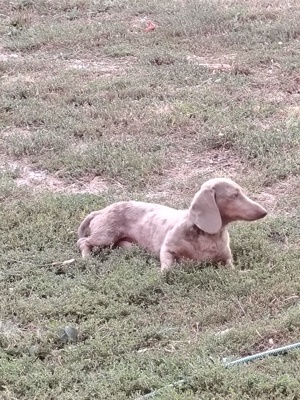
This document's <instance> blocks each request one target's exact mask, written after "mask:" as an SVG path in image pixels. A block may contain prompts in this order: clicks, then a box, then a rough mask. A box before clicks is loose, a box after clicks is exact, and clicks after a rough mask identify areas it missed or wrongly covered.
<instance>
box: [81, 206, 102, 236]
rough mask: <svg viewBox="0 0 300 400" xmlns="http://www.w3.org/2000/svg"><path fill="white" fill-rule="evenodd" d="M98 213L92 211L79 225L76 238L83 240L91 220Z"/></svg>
mask: <svg viewBox="0 0 300 400" xmlns="http://www.w3.org/2000/svg"><path fill="white" fill-rule="evenodd" d="M98 212H99V211H94V212H91V213H90V214H89V215H88V216H87V217H86V218H85V219H84V220H83V221H82V222H81V224H80V226H79V228H78V231H77V235H78V238H79V239H81V238H84V237H85V236H86V234H87V229H88V227H89V225H90V222H91V220H92V219H93V218H94V217H95V216H96V215H97V214H98Z"/></svg>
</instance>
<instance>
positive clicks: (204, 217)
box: [189, 188, 222, 234]
mask: <svg viewBox="0 0 300 400" xmlns="http://www.w3.org/2000/svg"><path fill="white" fill-rule="evenodd" d="M189 211H190V218H191V220H192V221H193V223H194V224H195V225H196V226H197V227H198V228H199V229H201V230H203V231H204V232H207V233H209V234H214V233H217V232H218V231H219V230H220V229H221V227H222V219H221V215H220V212H219V209H218V206H217V204H216V200H215V191H214V189H212V188H203V189H201V190H200V191H199V192H198V193H196V194H195V197H194V199H193V201H192V204H191V207H190V210H189Z"/></svg>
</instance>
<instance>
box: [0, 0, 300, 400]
mask: <svg viewBox="0 0 300 400" xmlns="http://www.w3.org/2000/svg"><path fill="white" fill-rule="evenodd" d="M0 9H1V15H0V22H1V25H0V37H1V41H0V73H1V91H0V128H1V135H0V199H1V209H0V218H1V221H2V235H1V240H0V268H1V269H0V300H1V302H0V316H1V317H0V398H1V399H4V400H15V399H18V400H23V399H24V400H25V399H28V400H29V399H30V400H31V399H38V400H43V399H47V400H48V399H53V400H54V399H60V400H67V399H80V400H82V399H135V398H137V397H138V396H141V395H143V394H146V393H149V392H150V391H152V390H155V389H158V388H161V387H164V386H166V385H168V384H170V383H172V382H175V381H178V380H180V379H186V382H185V384H184V385H182V386H181V387H180V388H172V387H167V388H165V389H164V390H163V391H162V392H160V394H159V395H157V398H158V399H163V400H167V399H170V400H171V399H172V400H174V399H180V400H187V399H189V400H190V399H199V398H201V399H240V398H242V399H283V398H288V399H297V398H298V397H299V390H300V384H299V374H300V367H299V365H300V364H299V361H300V355H299V352H293V353H290V354H287V355H284V356H281V357H275V358H269V359H265V360H263V361H257V362H255V363H253V364H250V365H247V366H243V367H240V368H232V369H225V368H224V367H223V366H222V358H225V357H227V358H233V359H234V358H238V357H240V356H244V355H248V354H252V353H255V352H258V351H262V350H265V349H269V348H272V347H276V346H279V345H283V344H288V343H292V342H296V341H299V328H300V314H299V296H300V280H299V254H300V253H299V251H300V247H299V218H300V211H299V196H300V183H299V174H300V155H299V150H300V107H299V104H300V92H299V83H300V80H299V68H300V41H299V37H300V8H299V4H298V0H290V1H289V2H287V1H282V0H273V1H269V0H261V1H258V0H241V1H239V2H237V1H235V0H214V1H211V0H210V1H193V0H174V1H170V0H160V1H158V0H148V1H147V2H142V1H137V0H134V1H132V0H119V1H114V0H107V1H88V0H64V1H59V0H54V1H47V0H36V1H35V0H13V1H3V0H2V1H0ZM149 20H151V21H153V22H154V24H155V25H156V29H155V30H154V31H150V32H146V31H145V28H146V27H147V22H148V21H149ZM214 176H228V177H232V178H233V179H235V180H236V181H238V182H239V183H240V184H241V185H242V186H244V187H246V188H247V189H248V191H249V193H251V195H252V197H253V198H256V199H258V200H259V201H260V202H261V204H263V205H264V206H266V208H267V209H268V210H269V216H268V217H267V219H265V220H263V221H262V222H259V223H253V224H245V223H239V224H236V225H234V226H233V227H232V229H231V235H232V249H233V253H234V258H235V264H236V270H235V271H229V270H222V269H216V268H214V267H213V266H210V265H208V266H206V267H205V268H199V267H200V265H197V264H196V263H195V264H194V265H192V267H190V268H183V267H182V268H178V269H176V270H174V272H172V274H171V276H170V277H169V279H168V280H166V279H165V278H163V277H162V276H161V275H160V273H159V269H158V261H157V260H156V259H155V258H154V257H152V256H151V255H149V254H147V253H145V252H143V251H141V250H139V249H137V248H136V249H133V250H124V249H122V250H115V251H112V252H111V251H104V252H102V253H100V254H98V255H97V256H95V257H94V258H92V259H91V260H88V261H83V260H81V259H80V257H79V254H78V253H77V250H76V249H75V245H74V244H75V242H76V234H75V232H76V229H77V227H78V225H79V223H80V222H81V220H82V219H83V217H84V216H85V215H86V214H87V213H88V212H90V211H91V210H94V209H99V208H101V207H102V206H104V205H107V204H109V203H110V202H112V201H116V200H121V199H129V198H131V199H141V200H145V201H154V202H162V203H165V204H168V205H171V206H174V207H186V206H187V205H188V204H189V201H190V199H191V198H192V196H193V194H194V193H195V192H196V191H197V190H198V188H199V187H200V185H201V183H202V182H203V181H204V180H206V179H208V178H211V177H214ZM73 258H74V259H75V262H73V263H71V264H63V261H65V260H70V259H73ZM66 327H73V328H75V329H76V332H77V338H75V336H76V335H74V332H72V331H69V330H68V328H66ZM65 329H66V331H65ZM70 332H71V333H70ZM68 334H69V336H68ZM72 339H73V340H72ZM75 339H76V340H75Z"/></svg>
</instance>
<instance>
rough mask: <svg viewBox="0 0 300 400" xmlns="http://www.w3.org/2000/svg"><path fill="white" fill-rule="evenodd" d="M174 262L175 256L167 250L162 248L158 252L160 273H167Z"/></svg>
mask: <svg viewBox="0 0 300 400" xmlns="http://www.w3.org/2000/svg"><path fill="white" fill-rule="evenodd" d="M174 262H175V254H174V253H173V252H172V251H170V250H169V249H168V248H166V247H165V246H163V247H162V248H161V250H160V270H161V272H166V271H168V270H169V269H170V268H171V267H172V265H173V264H174Z"/></svg>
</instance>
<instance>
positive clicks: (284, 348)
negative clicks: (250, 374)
mask: <svg viewBox="0 0 300 400" xmlns="http://www.w3.org/2000/svg"><path fill="white" fill-rule="evenodd" d="M299 347H300V342H298V343H293V344H289V345H286V346H282V347H277V348H276V349H271V350H266V351H263V352H261V353H257V354H253V355H250V356H247V357H242V358H238V359H237V360H234V361H230V362H225V363H224V367H225V368H228V367H233V366H235V365H240V364H245V363H247V362H251V361H255V360H257V359H261V358H265V357H268V356H275V355H278V354H284V353H286V352H287V351H290V350H294V349H297V348H299ZM186 382H187V381H186V379H181V380H180V381H177V382H174V383H170V384H169V385H166V386H164V387H162V388H160V389H157V390H154V391H153V392H150V393H147V394H145V395H144V396H141V397H137V398H136V400H146V399H151V398H153V397H155V396H156V395H157V394H159V393H161V392H162V391H163V390H165V389H166V388H169V387H176V386H180V385H182V384H184V383H186Z"/></svg>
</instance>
